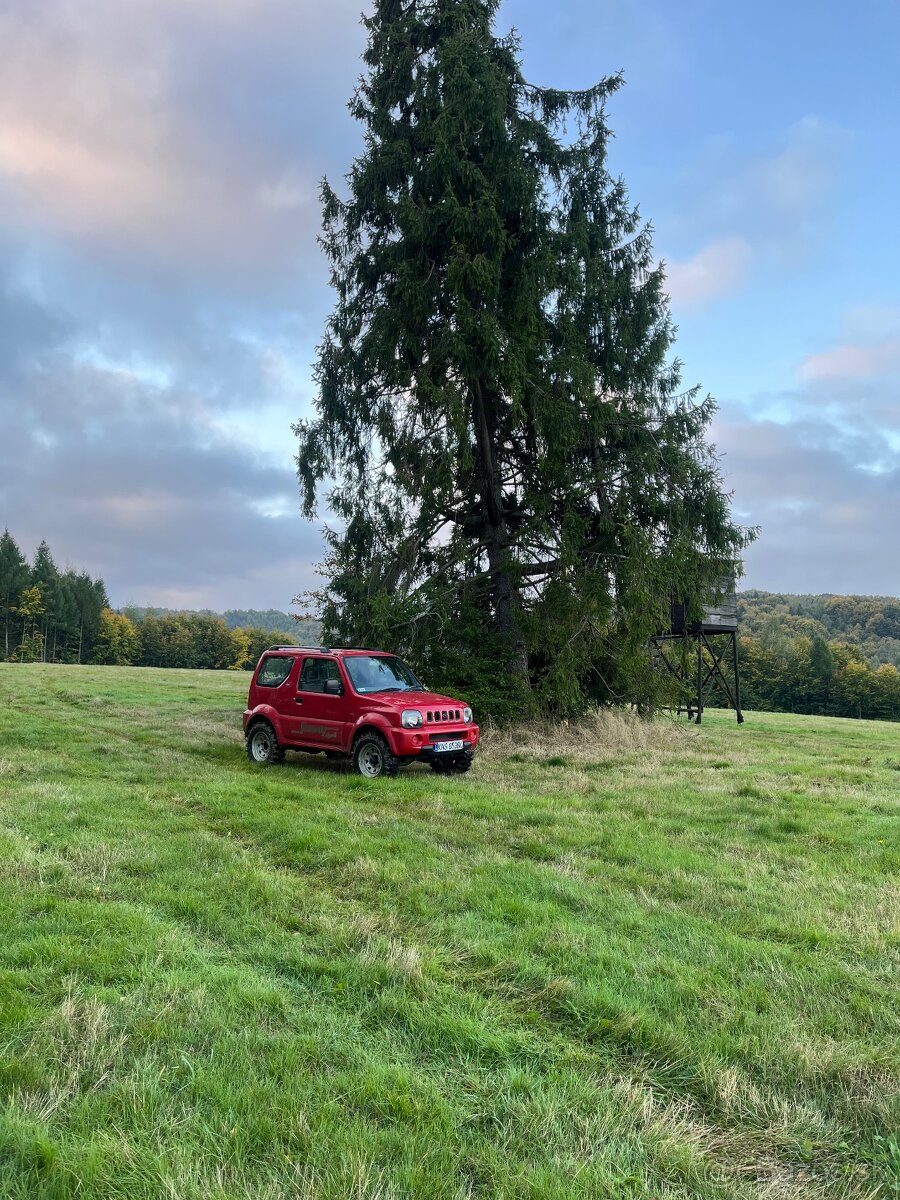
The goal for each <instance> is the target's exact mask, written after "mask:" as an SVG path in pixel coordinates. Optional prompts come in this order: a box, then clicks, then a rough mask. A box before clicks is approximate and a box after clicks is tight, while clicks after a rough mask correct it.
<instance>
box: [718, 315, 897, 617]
mask: <svg viewBox="0 0 900 1200" xmlns="http://www.w3.org/2000/svg"><path fill="white" fill-rule="evenodd" d="M857 316H858V314H856V313H853V314H850V317H849V319H848V322H847V324H848V326H850V327H856V326H857ZM898 348H900V340H898V339H894V340H893V341H881V342H877V343H874V344H872V345H868V346H865V345H838V346H836V347H834V348H832V349H831V350H827V351H824V352H822V353H820V354H815V355H811V356H809V357H808V358H807V359H805V360H804V362H803V363H802V364H801V368H800V371H799V372H798V376H799V383H798V385H797V386H796V387H795V388H793V389H791V390H788V391H785V392H782V393H779V394H775V395H764V396H754V397H752V398H751V399H750V400H748V401H746V402H745V403H737V402H735V401H732V402H727V401H726V402H725V403H723V404H722V407H721V411H720V413H719V415H718V417H717V419H716V424H715V428H714V436H715V440H716V442H717V445H718V447H719V449H720V450H721V451H722V452H723V453H724V460H723V465H724V467H725V470H726V476H727V482H728V486H729V487H730V488H733V490H734V494H735V504H736V511H737V512H738V513H739V514H740V517H741V519H742V520H743V521H744V522H745V523H747V524H758V525H760V526H761V527H762V535H761V538H760V541H759V543H758V544H757V545H756V546H754V547H752V548H751V549H750V551H749V552H748V554H747V567H748V579H747V583H748V585H749V586H756V587H761V588H770V589H772V590H780V591H801V592H802V591H822V592H858V593H864V594H881V595H898V594H900V522H897V521H893V520H889V519H887V516H886V514H889V513H894V512H897V511H900V395H898V390H897V382H898V370H900V354H898Z"/></svg>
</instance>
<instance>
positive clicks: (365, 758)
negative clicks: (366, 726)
mask: <svg viewBox="0 0 900 1200" xmlns="http://www.w3.org/2000/svg"><path fill="white" fill-rule="evenodd" d="M399 766H400V763H399V762H398V760H397V758H396V757H395V756H394V755H393V754H392V753H391V748H390V746H389V745H388V743H387V739H386V738H384V737H382V736H381V734H380V733H375V732H372V733H361V734H360V735H359V737H358V738H357V739H356V741H355V743H354V745H353V770H354V771H355V772H356V773H357V775H363V776H365V778H366V779H380V778H381V776H383V775H396V774H397V768H398V767H399Z"/></svg>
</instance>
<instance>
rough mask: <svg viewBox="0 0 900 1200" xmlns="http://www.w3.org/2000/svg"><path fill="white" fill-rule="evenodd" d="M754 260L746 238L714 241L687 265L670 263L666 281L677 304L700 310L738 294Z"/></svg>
mask: <svg viewBox="0 0 900 1200" xmlns="http://www.w3.org/2000/svg"><path fill="white" fill-rule="evenodd" d="M750 258H751V250H750V246H749V244H748V243H747V242H746V241H745V239H744V238H742V237H727V238H720V239H719V240H718V241H715V242H710V244H709V245H708V246H705V247H704V248H703V249H702V250H701V251H700V252H699V253H698V254H695V255H694V257H693V258H689V259H688V260H687V261H686V262H681V263H669V264H668V265H667V266H666V281H667V285H668V291H669V295H670V296H671V298H672V301H673V303H674V304H675V305H676V306H677V305H683V306H689V307H697V306H699V305H702V304H705V303H706V302H707V301H708V300H713V299H715V297H716V296H721V295H724V294H725V293H727V292H733V291H735V290H736V289H737V288H738V287H740V285H741V283H743V280H744V277H745V275H746V273H747V267H748V266H749V263H750Z"/></svg>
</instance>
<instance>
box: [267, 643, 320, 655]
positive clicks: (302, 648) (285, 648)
mask: <svg viewBox="0 0 900 1200" xmlns="http://www.w3.org/2000/svg"><path fill="white" fill-rule="evenodd" d="M266 650H320V651H321V652H322V653H323V654H331V647H330V646H293V645H292V646H266Z"/></svg>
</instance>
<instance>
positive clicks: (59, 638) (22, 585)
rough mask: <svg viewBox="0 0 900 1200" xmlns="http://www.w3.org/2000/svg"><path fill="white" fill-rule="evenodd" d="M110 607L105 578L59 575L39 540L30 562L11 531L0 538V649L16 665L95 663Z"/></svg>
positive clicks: (69, 572) (67, 572) (74, 573)
mask: <svg viewBox="0 0 900 1200" xmlns="http://www.w3.org/2000/svg"><path fill="white" fill-rule="evenodd" d="M108 608H109V600H108V598H107V595H106V587H105V586H104V583H103V580H102V579H92V578H91V576H90V575H89V574H88V573H87V572H86V571H74V570H72V569H71V568H66V569H65V570H62V571H60V570H59V568H58V567H57V565H56V563H55V562H54V561H53V555H52V554H51V553H50V547H49V546H48V545H47V543H46V542H43V541H42V542H41V544H40V545H39V546H38V548H37V550H36V551H35V554H34V558H33V559H32V561H31V562H30V563H29V562H28V561H27V559H26V558H25V555H24V554H23V553H22V551H21V550H20V549H19V546H18V545H17V543H16V541H15V539H14V538H13V537H12V535H11V534H10V532H9V530H4V531H3V534H2V536H0V620H2V622H3V630H2V638H3V641H2V645H0V651H2V656H3V658H4V659H7V660H11V661H18V662H91V661H93V660H92V656H93V654H94V650H95V646H96V640H97V636H98V633H99V631H100V627H101V614H102V613H103V612H104V611H105V610H107V609H108Z"/></svg>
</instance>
